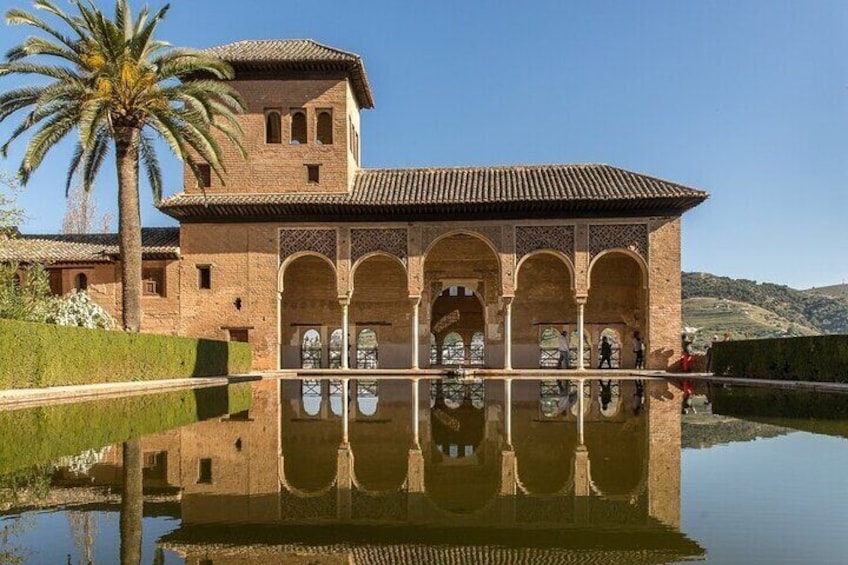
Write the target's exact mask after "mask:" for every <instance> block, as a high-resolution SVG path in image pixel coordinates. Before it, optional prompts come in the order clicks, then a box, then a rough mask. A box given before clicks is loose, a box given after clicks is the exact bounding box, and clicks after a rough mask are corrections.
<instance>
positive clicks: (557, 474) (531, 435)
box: [512, 379, 577, 495]
mask: <svg viewBox="0 0 848 565" xmlns="http://www.w3.org/2000/svg"><path fill="white" fill-rule="evenodd" d="M512 386H513V396H512V398H513V401H512V442H513V447H514V449H515V458H516V462H517V465H518V477H517V478H518V480H519V482H520V483H521V485H522V487H523V488H524V489H525V490H526V491H527V492H528V493H530V494H536V495H541V494H553V493H557V492H561V491H563V490H564V489H565V488H566V487H568V485H569V483H570V481H571V475H572V472H573V469H574V465H573V463H572V460H573V458H574V451H575V449H576V447H577V427H576V426H574V425H572V424H565V423H560V424H556V423H553V422H550V421H547V420H550V419H551V418H564V415H563V414H562V412H563V406H562V405H560V403H559V402H558V401H559V399H561V398H563V397H564V395H565V394H567V381H534V380H521V379H517V380H515V381H513V385H512ZM537 391H538V394H539V397H540V400H544V399H545V397H546V396H547V397H548V398H549V399H552V400H553V401H554V402H553V403H552V406H553V409H552V412H551V413H549V415H548V416H549V417H545V415H544V408H543V419H544V420H545V421H544V422H540V419H539V414H538V413H537V411H536V404H535V402H533V397H534V394H535V393H536V392H537ZM552 393H553V395H555V396H549V395H551V394H552Z"/></svg>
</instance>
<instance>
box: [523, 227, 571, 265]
mask: <svg viewBox="0 0 848 565" xmlns="http://www.w3.org/2000/svg"><path fill="white" fill-rule="evenodd" d="M540 249H552V250H554V251H559V252H560V253H562V254H563V255H565V256H566V257H568V259H569V260H570V261H571V262H572V263H574V226H516V228H515V258H516V260H518V261H520V260H521V258H522V257H524V256H525V255H527V254H529V253H533V252H534V251H538V250H540Z"/></svg>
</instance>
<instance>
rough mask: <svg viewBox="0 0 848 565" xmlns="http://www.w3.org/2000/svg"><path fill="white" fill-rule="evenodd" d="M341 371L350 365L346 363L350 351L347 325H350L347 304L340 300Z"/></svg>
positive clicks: (345, 301)
mask: <svg viewBox="0 0 848 565" xmlns="http://www.w3.org/2000/svg"><path fill="white" fill-rule="evenodd" d="M340 303H341V305H342V369H350V363H349V361H348V352H349V349H350V335H348V329H349V328H348V325H349V324H350V322H349V320H348V306H349V302H348V301H347V300H342V301H341V302H340Z"/></svg>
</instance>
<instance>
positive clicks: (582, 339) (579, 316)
mask: <svg viewBox="0 0 848 565" xmlns="http://www.w3.org/2000/svg"><path fill="white" fill-rule="evenodd" d="M584 305H585V302H584V301H581V300H578V302H577V338H578V342H577V369H578V370H580V371H582V370H583V368H584V367H583V347H584V345H585V342H586V338H585V336H584V335H583V306H584ZM582 397H583V396H582V395H581V398H582Z"/></svg>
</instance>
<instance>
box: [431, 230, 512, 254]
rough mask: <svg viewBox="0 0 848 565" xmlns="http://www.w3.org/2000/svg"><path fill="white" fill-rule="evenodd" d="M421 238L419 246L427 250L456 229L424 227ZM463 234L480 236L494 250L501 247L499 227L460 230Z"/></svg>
mask: <svg viewBox="0 0 848 565" xmlns="http://www.w3.org/2000/svg"><path fill="white" fill-rule="evenodd" d="M421 231H422V238H421V246H422V248H423V249H427V248H429V247H430V245H432V244H433V242H434V241H436V240H437V239H439V237H441V236H443V235H445V234H446V233H451V232H455V231H457V230H456V228H453V227H424V228H422V230H421ZM461 231H463V232H471V233H475V234H477V235H480V236H482V237H483V238H484V239H486V240H487V241H488V242H489V243H490V244H491V245H493V246H494V247H495V249H497V250H500V249H501V247H502V242H501V228H500V226H475V227H467V228H462V230H461Z"/></svg>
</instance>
